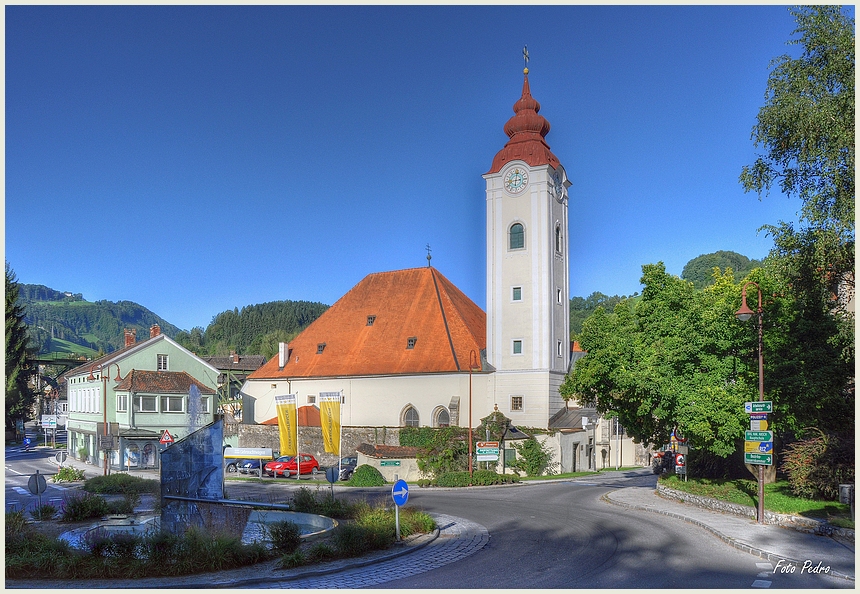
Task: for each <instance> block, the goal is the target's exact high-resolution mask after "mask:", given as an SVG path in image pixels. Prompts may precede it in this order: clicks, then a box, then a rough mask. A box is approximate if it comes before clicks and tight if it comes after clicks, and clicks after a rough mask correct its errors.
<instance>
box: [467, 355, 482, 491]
mask: <svg viewBox="0 0 860 594" xmlns="http://www.w3.org/2000/svg"><path fill="white" fill-rule="evenodd" d="M479 368H480V367H479V365H478V356H477V355H476V354H475V349H472V350H471V351H469V484H470V485H471V484H472V370H473V369H479Z"/></svg>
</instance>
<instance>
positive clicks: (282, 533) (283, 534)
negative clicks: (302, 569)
mask: <svg viewBox="0 0 860 594" xmlns="http://www.w3.org/2000/svg"><path fill="white" fill-rule="evenodd" d="M266 532H267V533H268V538H269V540H270V541H271V543H272V550H273V551H274V552H276V553H278V554H281V555H284V554H289V553H294V552H295V551H296V549H298V548H299V545H300V544H302V531H301V529H300V528H299V526H298V525H297V524H296V523H294V522H289V521H283V522H274V523H273V524H270V525H269V526H267V527H266Z"/></svg>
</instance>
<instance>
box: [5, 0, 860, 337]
mask: <svg viewBox="0 0 860 594" xmlns="http://www.w3.org/2000/svg"><path fill="white" fill-rule="evenodd" d="M5 14H6V86H5V108H6V170H5V182H6V183H5V214H6V219H5V233H6V242H5V257H6V261H7V262H8V263H9V264H10V266H11V268H12V269H13V271H14V272H15V274H16V275H17V277H18V281H19V282H21V283H32V284H42V285H47V286H49V287H51V288H53V289H56V290H60V291H70V292H73V293H82V294H83V296H84V298H85V299H87V300H89V301H96V300H101V299H106V300H109V301H120V300H129V301H134V302H137V303H139V304H141V305H143V306H144V307H147V308H148V309H150V310H152V311H153V312H154V313H156V314H158V315H159V316H161V317H162V318H164V319H165V320H166V321H168V322H170V323H171V324H174V325H176V326H178V327H180V328H182V329H185V330H190V329H191V328H193V327H195V326H201V327H203V328H205V327H206V326H207V325H208V324H209V323H210V322H211V321H212V318H213V317H214V316H215V315H217V314H218V313H220V312H222V311H225V310H228V309H233V308H234V307H238V308H240V309H241V308H242V307H243V306H246V305H252V304H257V303H265V302H268V301H278V300H285V299H289V300H307V301H319V302H322V303H325V304H332V303H334V302H335V301H337V299H339V298H340V297H341V296H342V295H344V294H345V293H346V292H347V291H348V290H349V289H351V288H352V287H353V286H354V285H355V284H357V283H358V282H359V281H360V280H361V279H362V278H364V277H365V276H366V275H368V274H370V273H374V272H383V271H388V270H398V269H403V268H413V267H419V266H426V265H427V259H426V257H427V249H426V246H428V245H429V246H430V250H431V255H432V265H433V266H434V267H436V268H437V269H438V270H439V271H440V272H441V273H442V274H443V275H445V276H446V277H447V278H449V279H450V280H451V281H452V282H453V283H454V284H455V285H457V286H458V287H459V288H460V289H461V290H462V291H463V292H464V293H466V295H468V296H469V297H470V298H471V299H472V300H473V301H475V303H477V304H478V305H479V306H481V307H482V308H484V309H485V308H486V298H485V296H486V286H485V285H486V273H485V264H486V248H485V239H486V232H485V216H486V202H485V182H484V180H483V178H482V177H481V176H482V175H483V174H484V173H486V172H487V171H488V170H489V168H490V165H491V163H492V159H493V157H494V155H495V154H496V153H497V152H498V151H499V150H501V148H502V147H503V146H504V144H505V142H506V141H507V136H506V135H505V133H504V131H503V126H504V124H505V122H506V121H507V120H508V119H509V118H510V117H511V116H512V115H513V109H512V108H513V104H514V103H515V102H516V101H517V99H519V97H520V94H521V91H522V84H523V66H524V63H523V56H522V50H523V46H525V45H527V46H528V51H529V57H530V60H529V63H528V68H529V84H530V87H531V92H532V95H533V97H534V98H535V99H536V100H537V101H538V102H540V104H541V110H540V114H541V115H543V116H544V117H545V118H546V119H547V120H548V121H549V123H550V125H551V130H550V132H549V134H548V135H547V137H546V140H547V142H548V144H549V146H550V147H551V149H552V151H553V153H554V154H555V155H556V156H557V157H558V158H559V160H560V161H561V163H562V165H564V168H565V171H566V172H567V175H568V178H569V179H570V181H571V183H572V185H571V187H570V188H569V190H568V192H569V205H570V207H569V208H570V211H569V219H570V228H569V237H570V244H571V257H570V295H571V296H581V297H586V296H588V295H590V294H591V293H592V292H595V291H600V292H602V293H605V294H607V295H615V294H618V295H631V294H633V293H634V292H637V291H641V289H642V287H641V285H640V282H639V280H640V277H641V274H642V265H644V264H649V263H656V262H660V261H662V262H664V263H665V265H666V269H667V271H668V272H670V273H672V274H676V275H680V274H681V272H682V270H683V267H684V264H686V263H687V262H688V261H689V260H691V259H692V258H695V257H697V256H699V255H701V254H706V253H711V252H715V251H718V250H732V251H736V252H739V253H741V254H743V255H746V256H748V257H750V258H762V257H764V256H765V255H766V254H767V253H768V251H769V250H770V248H771V246H772V240H771V238H769V237H768V236H766V235H765V233H764V232H758V229H759V228H760V227H761V226H762V225H765V224H776V223H777V222H778V221H780V220H783V221H793V220H796V213H797V211H799V209H800V202H799V200H798V199H796V198H787V197H785V196H782V195H781V194H779V193H778V192H772V193H771V194H770V195H769V196H766V197H761V198H760V197H759V196H758V195H757V194H755V193H744V191H743V189H742V187H741V185H740V183H739V182H738V177H739V175H740V172H741V168H742V167H743V166H744V165H748V164H751V163H752V162H753V161H754V160H755V157H756V154H757V151H756V147H755V146H754V145H753V142H752V140H751V132H752V128H753V126H754V124H755V118H756V115H757V113H758V110H759V108H761V107H762V105H763V104H764V101H765V89H766V85H767V76H768V73H769V64H770V61H771V60H772V59H773V58H775V57H777V56H779V55H781V54H785V53H789V54H792V55H797V52H798V49H797V47H796V46H789V45H787V44H786V42H787V41H788V40H789V39H791V38H792V32H793V31H794V29H795V25H796V24H795V22H794V19H793V18H792V17H791V15H790V14H789V13H788V10H787V8H786V7H785V6H776V5H764V6H739V5H724V6H719V5H715V6H706V7H693V6H631V5H627V6H542V7H526V6H471V7H463V6H420V7H419V6H416V7H411V6H400V7H393V6H337V7H325V6H253V7H241V6H176V7H174V6H120V7H116V6H115V7H110V6H6V7H5ZM850 14H851V15H852V16H853V9H851V12H850Z"/></svg>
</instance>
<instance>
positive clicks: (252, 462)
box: [236, 458, 260, 474]
mask: <svg viewBox="0 0 860 594" xmlns="http://www.w3.org/2000/svg"><path fill="white" fill-rule="evenodd" d="M236 466H237V467H238V468H239V472H241V473H242V474H259V473H260V460H258V459H256V458H253V459H248V460H241V461H240V462H239V464H237V465H236Z"/></svg>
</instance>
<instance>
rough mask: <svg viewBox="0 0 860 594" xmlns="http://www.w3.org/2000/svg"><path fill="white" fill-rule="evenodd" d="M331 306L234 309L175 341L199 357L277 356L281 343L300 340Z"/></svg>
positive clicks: (285, 303) (306, 303) (293, 303)
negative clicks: (229, 355)
mask: <svg viewBox="0 0 860 594" xmlns="http://www.w3.org/2000/svg"><path fill="white" fill-rule="evenodd" d="M327 309H328V305H324V304H322V303H317V302H311V301H270V302H268V303H260V304H257V305H247V306H245V307H243V308H242V309H241V310H240V309H238V308H234V309H233V310H232V311H231V310H228V311H225V312H222V313H220V314H218V315H217V316H215V318H214V319H213V320H212V322H211V323H210V324H209V326H207V327H206V329H205V330H203V329H202V328H194V329H192V330H191V332H180V333H179V334H178V335H177V337H176V341H177V342H178V343H179V344H181V345H183V346H184V347H186V348H187V349H189V350H190V351H193V352H195V353H197V354H198V355H226V354H228V353H229V352H230V351H236V352H237V353H241V354H255V355H263V356H264V357H266V358H267V359H268V358H270V357H272V356H274V355H276V354H277V352H278V343H279V342H288V341H290V340H292V339H293V338H295V337H296V336H298V334H299V332H301V331H302V330H304V329H305V328H307V327H308V326H309V325H310V324H311V322H313V321H314V320H316V319H317V318H318V317H320V316H321V315H322V314H323V312H324V311H325V310H327Z"/></svg>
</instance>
